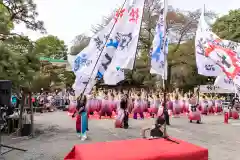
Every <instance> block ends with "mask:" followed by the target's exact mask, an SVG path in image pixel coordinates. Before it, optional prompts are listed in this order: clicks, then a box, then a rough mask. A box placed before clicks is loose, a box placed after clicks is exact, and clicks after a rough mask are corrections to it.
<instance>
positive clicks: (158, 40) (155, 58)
mask: <svg viewBox="0 0 240 160" xmlns="http://www.w3.org/2000/svg"><path fill="white" fill-rule="evenodd" d="M166 7H167V6H166ZM164 10H167V8H165V6H164V0H162V1H161V8H160V15H159V20H158V23H157V26H156V33H155V36H154V39H153V43H152V47H153V48H152V53H151V56H152V57H151V58H152V59H151V70H150V73H152V74H157V75H161V76H162V77H163V79H167V67H168V64H167V60H166V56H167V53H168V41H167V40H166V42H165V44H164V38H165V36H167V33H166V29H165V27H164V26H165V23H166V21H165V20H166V15H165V11H164ZM164 47H165V48H164ZM163 48H164V50H165V53H163V52H164V51H163Z"/></svg>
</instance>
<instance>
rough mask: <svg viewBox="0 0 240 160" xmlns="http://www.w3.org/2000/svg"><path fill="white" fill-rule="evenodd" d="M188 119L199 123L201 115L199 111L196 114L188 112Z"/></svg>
mask: <svg viewBox="0 0 240 160" xmlns="http://www.w3.org/2000/svg"><path fill="white" fill-rule="evenodd" d="M188 119H189V120H194V121H201V113H200V112H199V111H196V112H192V111H190V112H189V114H188Z"/></svg>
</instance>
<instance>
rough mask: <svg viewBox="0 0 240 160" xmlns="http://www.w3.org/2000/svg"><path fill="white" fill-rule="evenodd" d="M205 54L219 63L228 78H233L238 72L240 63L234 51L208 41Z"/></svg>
mask: <svg viewBox="0 0 240 160" xmlns="http://www.w3.org/2000/svg"><path fill="white" fill-rule="evenodd" d="M205 55H206V56H207V57H209V58H210V59H212V60H213V61H214V62H215V63H216V64H217V65H219V66H220V67H221V68H222V70H223V72H224V73H225V74H226V75H227V77H228V78H231V79H234V78H235V77H236V75H237V74H238V73H239V72H240V63H239V59H238V58H237V55H236V53H235V52H234V51H233V50H231V49H228V48H223V47H221V46H219V45H216V44H213V43H208V47H207V48H205Z"/></svg>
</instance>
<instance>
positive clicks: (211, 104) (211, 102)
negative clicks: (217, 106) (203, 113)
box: [207, 97, 214, 114]
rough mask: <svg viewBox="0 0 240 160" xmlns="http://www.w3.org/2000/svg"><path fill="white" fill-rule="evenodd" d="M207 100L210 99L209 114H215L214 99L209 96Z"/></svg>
mask: <svg viewBox="0 0 240 160" xmlns="http://www.w3.org/2000/svg"><path fill="white" fill-rule="evenodd" d="M207 101H208V113H209V114H213V113H214V109H213V107H214V102H213V99H212V98H210V97H209V98H208V99H207Z"/></svg>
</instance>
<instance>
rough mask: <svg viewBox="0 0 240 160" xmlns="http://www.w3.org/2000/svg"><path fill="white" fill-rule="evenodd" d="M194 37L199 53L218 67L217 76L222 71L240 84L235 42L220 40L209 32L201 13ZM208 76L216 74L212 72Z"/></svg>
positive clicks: (239, 68) (239, 67) (239, 66)
mask: <svg viewBox="0 0 240 160" xmlns="http://www.w3.org/2000/svg"><path fill="white" fill-rule="evenodd" d="M196 37H197V38H196V44H197V45H196V46H200V47H199V48H200V50H201V54H202V55H203V56H205V57H207V58H208V59H211V60H212V61H213V62H214V63H215V64H216V65H217V66H218V67H219V69H220V70H219V71H218V73H217V76H218V75H221V74H222V73H224V74H225V75H226V76H227V77H228V78H231V79H233V81H234V83H235V84H240V80H239V76H238V73H239V72H240V64H239V62H240V61H239V60H240V59H239V55H238V54H237V52H236V50H238V48H239V46H238V45H237V43H235V42H231V41H226V40H222V39H220V38H219V37H218V36H217V35H216V34H214V33H213V32H211V31H210V29H209V28H208V27H207V24H206V22H205V20H204V15H203V13H202V15H201V18H200V23H199V27H198V30H197V34H196ZM233 46H235V47H233ZM196 49H197V47H196ZM196 54H199V52H196ZM196 57H197V56H196ZM196 60H197V63H200V62H198V60H199V59H198V58H196ZM212 73H213V72H212ZM208 76H216V75H213V74H212V75H208Z"/></svg>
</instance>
